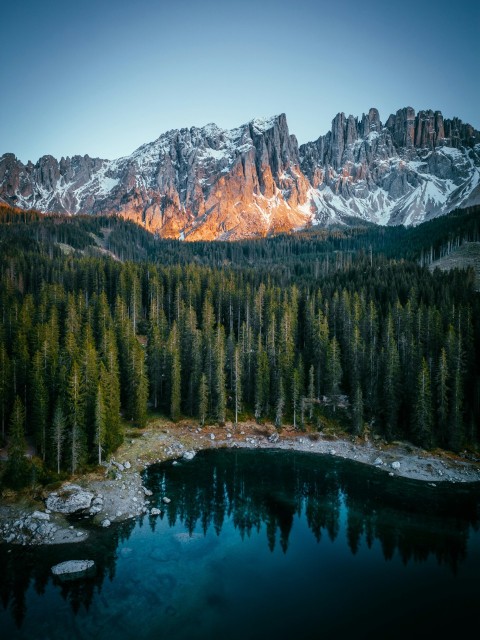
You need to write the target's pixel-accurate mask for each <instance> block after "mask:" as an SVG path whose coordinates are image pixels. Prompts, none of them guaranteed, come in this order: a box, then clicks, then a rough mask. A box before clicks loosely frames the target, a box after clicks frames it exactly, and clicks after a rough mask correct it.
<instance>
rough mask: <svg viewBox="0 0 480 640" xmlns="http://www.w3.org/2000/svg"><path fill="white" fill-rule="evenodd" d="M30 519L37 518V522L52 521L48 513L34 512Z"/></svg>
mask: <svg viewBox="0 0 480 640" xmlns="http://www.w3.org/2000/svg"><path fill="white" fill-rule="evenodd" d="M30 517H31V518H35V520H50V516H49V515H48V513H44V512H43V511H34V512H33V513H32V515H31V516H30Z"/></svg>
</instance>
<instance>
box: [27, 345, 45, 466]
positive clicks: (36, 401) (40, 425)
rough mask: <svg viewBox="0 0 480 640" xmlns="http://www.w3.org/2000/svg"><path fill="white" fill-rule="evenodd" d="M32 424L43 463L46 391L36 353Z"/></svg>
mask: <svg viewBox="0 0 480 640" xmlns="http://www.w3.org/2000/svg"><path fill="white" fill-rule="evenodd" d="M31 398H32V422H33V432H34V434H35V442H36V444H37V448H38V450H39V452H40V454H41V456H42V460H43V461H44V462H45V459H46V455H47V447H48V437H47V420H48V409H49V407H48V390H47V386H46V384H45V368H44V361H43V358H42V353H41V352H40V351H37V352H36V354H35V356H34V358H33V368H32V382H31Z"/></svg>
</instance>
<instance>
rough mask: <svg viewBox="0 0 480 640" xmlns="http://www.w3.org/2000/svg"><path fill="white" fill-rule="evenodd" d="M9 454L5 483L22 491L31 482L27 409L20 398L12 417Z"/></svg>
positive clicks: (14, 404)
mask: <svg viewBox="0 0 480 640" xmlns="http://www.w3.org/2000/svg"><path fill="white" fill-rule="evenodd" d="M7 453H8V460H7V465H6V470H5V481H6V483H7V484H8V485H9V486H10V487H13V488H14V489H21V488H22V487H24V486H25V485H26V484H27V483H28V481H29V475H30V465H29V463H28V461H27V459H26V457H25V456H26V453H27V441H26V439H25V409H24V406H23V402H22V401H21V399H20V397H19V396H16V397H15V400H14V403H13V408H12V414H11V417H10V431H9V437H8V447H7Z"/></svg>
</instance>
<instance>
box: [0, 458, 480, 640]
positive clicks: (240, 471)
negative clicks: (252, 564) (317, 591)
mask: <svg viewBox="0 0 480 640" xmlns="http://www.w3.org/2000/svg"><path fill="white" fill-rule="evenodd" d="M145 484H146V486H148V487H149V488H150V489H151V490H152V491H153V492H154V494H153V496H152V498H151V504H150V507H156V508H158V509H160V510H161V515H160V516H145V517H143V518H140V519H138V520H136V521H128V522H125V523H122V524H119V525H116V526H113V527H112V528H111V529H109V530H97V529H95V531H92V532H91V536H90V538H89V540H88V541H87V542H85V543H82V544H76V545H59V546H57V547H43V548H31V549H29V548H26V547H15V546H7V545H0V566H1V573H0V596H1V600H2V604H3V608H4V611H5V614H1V612H0V625H1V624H2V620H5V619H6V618H5V616H7V617H8V618H9V619H10V622H11V620H12V619H13V620H14V621H15V624H16V626H17V628H21V625H22V621H23V619H24V617H25V615H26V613H27V608H28V607H29V606H34V605H33V604H29V603H32V602H35V606H36V607H37V608H38V607H41V602H43V601H45V602H47V601H49V602H53V596H52V592H54V593H55V594H58V593H60V594H61V597H62V599H63V600H64V601H65V602H67V603H69V607H70V609H71V611H72V612H73V613H74V614H75V615H77V614H78V612H80V611H81V612H82V614H84V613H85V611H87V612H88V610H89V608H90V607H91V606H92V602H93V601H94V600H95V599H96V598H97V599H98V598H102V597H103V596H102V589H104V587H105V584H106V581H108V583H115V573H116V569H117V566H118V564H119V563H120V562H122V563H123V565H125V564H126V563H127V562H129V561H130V560H132V557H133V556H134V555H135V545H138V544H145V533H148V530H151V534H150V537H151V538H153V539H152V540H149V542H148V544H149V545H151V547H152V549H153V551H150V558H153V559H155V557H156V555H155V554H157V555H158V554H160V556H162V557H161V561H162V562H166V561H168V562H170V561H171V560H172V558H171V557H170V556H168V554H169V553H171V551H172V547H171V546H170V547H169V546H168V545H166V544H164V542H165V538H164V537H162V538H161V539H160V538H159V536H158V535H156V533H155V532H156V530H157V528H159V527H162V535H163V536H165V535H167V534H166V530H165V526H164V525H165V523H168V525H169V527H176V531H177V532H178V530H179V526H180V525H182V527H183V529H182V530H183V531H184V532H186V533H180V534H179V533H176V534H175V535H176V536H177V537H178V536H179V535H185V536H188V535H192V536H198V535H199V534H200V535H202V538H203V537H204V536H207V534H209V533H211V532H212V531H214V532H215V533H216V534H217V535H218V536H219V535H220V533H221V531H222V529H223V528H224V527H226V526H227V523H228V526H230V527H234V529H235V530H236V531H237V532H238V535H239V536H240V537H241V538H242V539H245V538H246V537H252V536H255V535H257V534H259V535H260V536H265V538H266V544H267V545H268V548H269V549H270V550H271V551H272V552H273V551H274V550H277V549H281V550H282V552H283V554H288V550H289V544H290V542H291V538H292V537H293V535H294V534H293V532H294V531H295V527H296V523H297V522H298V521H303V522H305V523H306V525H307V527H308V530H309V531H310V532H311V534H312V536H313V538H314V539H316V541H317V542H318V543H320V544H321V543H322V541H324V540H330V541H335V540H336V539H337V538H338V537H339V533H340V532H342V533H343V535H342V536H341V537H342V540H343V538H345V540H346V543H347V545H348V548H349V550H350V553H351V554H354V555H355V554H357V553H358V552H359V549H360V548H361V547H367V548H371V547H372V546H373V544H374V542H375V541H378V542H379V543H380V545H381V549H382V553H383V557H384V559H385V560H387V561H389V560H390V559H392V558H393V557H394V556H395V555H396V554H398V556H399V557H400V558H401V559H402V561H403V563H404V564H405V565H406V564H409V563H422V562H425V561H427V560H428V559H435V560H436V562H437V563H438V564H443V565H445V566H446V567H448V569H449V570H450V572H451V573H455V572H456V571H457V570H458V569H459V567H460V566H461V565H462V563H464V561H465V559H466V557H467V551H468V540H469V535H470V533H471V531H472V529H475V530H476V529H477V527H478V522H479V505H480V492H479V489H480V487H479V485H466V484H465V485H459V484H457V485H455V486H452V485H446V484H445V485H440V484H439V485H438V486H437V487H432V486H429V485H428V484H426V483H421V482H415V481H408V480H405V479H400V478H391V477H389V476H388V475H387V474H385V472H382V471H380V470H378V469H372V468H368V467H365V466H363V465H360V464H357V463H353V462H349V461H344V460H339V459H335V458H332V457H320V456H315V455H310V454H299V453H294V452H284V451H261V452H257V451H249V450H218V451H206V452H202V453H199V454H198V455H197V456H196V457H195V458H194V459H193V460H192V461H189V462H178V463H176V464H173V463H172V462H169V463H165V464H162V465H157V466H152V467H150V468H149V469H148V470H147V472H146V473H145ZM164 497H168V498H170V499H171V502H170V503H168V504H165V503H164V502H163V498H164ZM139 529H142V530H143V532H144V533H143V534H142V535H143V538H142V536H140V537H139V536H132V533H133V532H134V531H136V532H137V533H138V531H139ZM131 537H132V540H131V541H130V543H129V546H127V545H126V544H125V543H126V542H127V541H128V540H129V539H130V538H131ZM139 540H143V542H139ZM177 544H178V543H177ZM267 553H268V552H267ZM348 553H349V552H347V554H348ZM129 554H131V556H129ZM162 554H163V555H162ZM165 554H166V555H167V556H168V557H167V558H164V557H163V556H164V555H165ZM72 558H75V559H80V558H90V559H93V560H94V561H95V564H96V574H95V575H94V576H91V577H87V578H84V579H82V580H78V581H74V582H60V581H58V580H56V579H54V578H53V576H52V575H51V567H52V565H54V564H56V563H58V562H62V561H64V560H69V559H72ZM132 562H133V560H132ZM132 566H133V564H132ZM135 567H136V565H135ZM147 569H148V567H143V566H138V567H136V570H137V571H139V572H143V571H146V570H147ZM162 575H163V574H162ZM165 576H166V577H165ZM165 576H164V577H165V579H166V578H168V579H169V580H174V579H175V576H174V574H173V573H172V574H165ZM157 578H158V576H157ZM118 582H119V583H120V586H117V587H116V588H117V589H118V594H119V597H125V598H126V599H128V598H129V597H130V596H131V594H123V595H122V589H123V588H124V587H123V585H122V584H121V581H118ZM160 586H161V587H162V589H163V591H164V592H165V593H167V592H168V593H170V592H171V591H172V589H173V587H172V585H171V584H166V585H160ZM147 588H148V584H146V583H145V581H142V580H141V576H139V577H138V584H136V586H135V589H147ZM158 588H159V587H158V585H156V587H155V590H156V591H158ZM125 589H127V587H126V586H125ZM107 591H108V590H107ZM217 595H218V594H217ZM217 595H215V596H212V598H214V597H215V598H216V597H217ZM154 596H155V597H156V596H157V594H154ZM152 597H153V596H152ZM49 598H50V600H49ZM42 599H43V600H42ZM154 600H155V598H154ZM39 603H40V604H39ZM51 606H53V605H51ZM102 606H103V605H102ZM108 606H109V603H107V602H106V603H104V606H103V609H104V610H107V609H108ZM212 606H213V605H212ZM7 612H8V613H7ZM49 614H50V615H54V614H53V613H52V612H51V611H50V612H49ZM2 615H3V617H2ZM97 615H99V614H97ZM0 628H4V627H0ZM9 637H10V636H9ZM12 637H13V636H12ZM38 637H39V636H38Z"/></svg>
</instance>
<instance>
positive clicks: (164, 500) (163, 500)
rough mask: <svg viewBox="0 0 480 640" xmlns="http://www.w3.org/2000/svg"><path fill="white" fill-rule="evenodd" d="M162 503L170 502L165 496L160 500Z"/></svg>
mask: <svg viewBox="0 0 480 640" xmlns="http://www.w3.org/2000/svg"><path fill="white" fill-rule="evenodd" d="M162 502H164V504H170V502H171V500H170V498H167V496H164V497H163V498H162Z"/></svg>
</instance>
